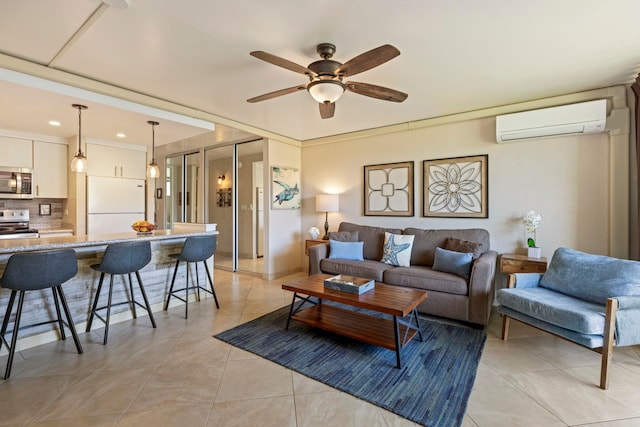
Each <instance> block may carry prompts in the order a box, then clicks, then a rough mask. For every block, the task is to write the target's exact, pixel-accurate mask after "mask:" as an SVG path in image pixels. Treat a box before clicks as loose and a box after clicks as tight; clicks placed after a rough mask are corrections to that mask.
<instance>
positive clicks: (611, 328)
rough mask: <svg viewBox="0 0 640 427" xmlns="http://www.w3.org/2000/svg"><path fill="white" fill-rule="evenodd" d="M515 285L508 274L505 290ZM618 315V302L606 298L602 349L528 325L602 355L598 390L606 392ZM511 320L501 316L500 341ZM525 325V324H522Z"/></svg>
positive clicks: (506, 335) (507, 331)
mask: <svg viewBox="0 0 640 427" xmlns="http://www.w3.org/2000/svg"><path fill="white" fill-rule="evenodd" d="M515 285H516V276H515V275H514V274H509V276H508V280H507V288H514V287H515ZM617 313H618V300H617V299H616V298H608V299H607V306H606V312H605V322H604V340H603V346H602V347H596V348H591V347H587V346H584V345H582V344H580V343H577V342H575V341H572V340H570V339H567V338H565V337H563V336H561V335H558V334H554V333H553V332H549V331H547V330H546V329H542V328H539V327H537V326H535V325H530V324H529V326H532V327H534V328H536V329H538V330H541V331H544V332H546V333H548V334H551V335H553V336H556V337H558V338H562V339H563V340H565V341H569V342H571V343H573V344H577V345H579V346H581V347H584V348H587V349H589V350H591V351H594V352H596V353H598V354H601V355H602V363H601V365H600V388H601V389H603V390H606V389H607V388H609V366H610V365H611V359H612V358H613V347H614V346H615V327H616V314H617ZM510 320H511V318H510V317H509V316H507V315H506V314H502V340H503V341H507V339H508V338H509V321H510ZM514 320H518V322H522V320H519V319H514ZM523 323H525V322H523Z"/></svg>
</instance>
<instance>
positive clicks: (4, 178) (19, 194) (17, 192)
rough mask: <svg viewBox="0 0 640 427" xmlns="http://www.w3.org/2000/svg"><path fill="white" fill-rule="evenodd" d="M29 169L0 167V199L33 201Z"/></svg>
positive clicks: (31, 176)
mask: <svg viewBox="0 0 640 427" xmlns="http://www.w3.org/2000/svg"><path fill="white" fill-rule="evenodd" d="M32 178H33V173H32V170H31V169H27V168H6V167H0V199H33V193H32Z"/></svg>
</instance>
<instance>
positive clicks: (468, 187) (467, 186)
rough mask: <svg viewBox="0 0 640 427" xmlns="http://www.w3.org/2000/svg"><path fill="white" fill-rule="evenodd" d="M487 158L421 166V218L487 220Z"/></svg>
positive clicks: (451, 159)
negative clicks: (422, 189) (422, 190)
mask: <svg viewBox="0 0 640 427" xmlns="http://www.w3.org/2000/svg"><path fill="white" fill-rule="evenodd" d="M488 167H489V156H488V155H486V154H484V155H479V156H470V157H455V158H450V159H437V160H425V161H424V162H423V188H424V194H423V207H422V216H424V217H445V218H456V217H458V218H488V217H489V204H488V197H489V181H488Z"/></svg>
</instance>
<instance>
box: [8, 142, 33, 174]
mask: <svg viewBox="0 0 640 427" xmlns="http://www.w3.org/2000/svg"><path fill="white" fill-rule="evenodd" d="M0 166H5V167H12V168H29V169H31V168H33V143H32V141H31V140H30V139H20V138H10V137H8V136H0Z"/></svg>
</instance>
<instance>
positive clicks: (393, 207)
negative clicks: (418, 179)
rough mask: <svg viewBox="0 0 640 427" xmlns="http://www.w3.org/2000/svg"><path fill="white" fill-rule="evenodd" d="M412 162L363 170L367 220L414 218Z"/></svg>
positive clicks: (371, 166) (368, 167)
mask: <svg viewBox="0 0 640 427" xmlns="http://www.w3.org/2000/svg"><path fill="white" fill-rule="evenodd" d="M413 179H414V177H413V162H401V163H387V164H381V165H370V166H365V167H364V214H365V215H366V216H413Z"/></svg>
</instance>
